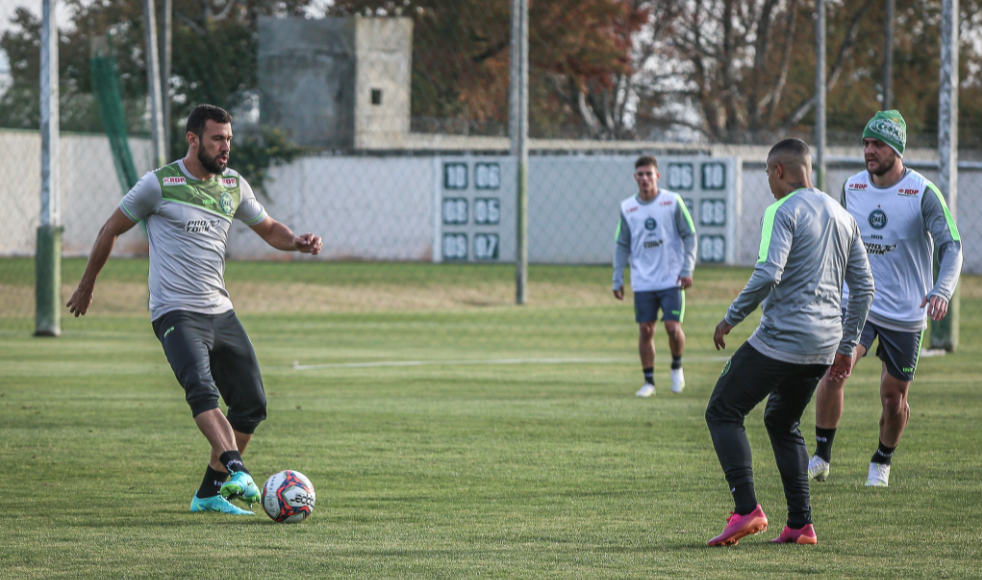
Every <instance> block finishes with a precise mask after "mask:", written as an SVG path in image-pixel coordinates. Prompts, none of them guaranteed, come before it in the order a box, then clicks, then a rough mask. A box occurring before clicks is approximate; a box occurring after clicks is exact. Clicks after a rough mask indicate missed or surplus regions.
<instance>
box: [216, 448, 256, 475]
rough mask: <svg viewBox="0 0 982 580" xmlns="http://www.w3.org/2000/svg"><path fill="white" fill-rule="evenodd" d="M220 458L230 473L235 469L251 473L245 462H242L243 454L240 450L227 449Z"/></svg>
mask: <svg viewBox="0 0 982 580" xmlns="http://www.w3.org/2000/svg"><path fill="white" fill-rule="evenodd" d="M218 460H219V461H220V462H221V463H222V465H224V466H225V469H227V470H228V472H229V473H232V472H233V471H235V472H238V471H244V472H246V473H249V470H248V469H246V467H245V464H243V463H242V455H240V454H239V452H238V451H226V452H225V453H222V455H221V456H220V457H219V458H218Z"/></svg>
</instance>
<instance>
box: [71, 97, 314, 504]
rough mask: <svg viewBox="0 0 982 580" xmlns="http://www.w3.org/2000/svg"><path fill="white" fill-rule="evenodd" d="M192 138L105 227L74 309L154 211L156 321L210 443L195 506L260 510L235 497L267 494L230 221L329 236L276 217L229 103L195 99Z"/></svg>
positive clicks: (269, 230)
mask: <svg viewBox="0 0 982 580" xmlns="http://www.w3.org/2000/svg"><path fill="white" fill-rule="evenodd" d="M187 142H188V153H187V156H186V157H185V158H184V159H181V160H178V161H175V162H174V163H171V164H170V165H167V166H166V167H162V168H160V169H157V170H155V171H151V172H149V173H147V174H146V175H144V176H143V178H142V179H140V181H139V183H137V184H136V186H135V187H133V189H131V190H130V192H129V193H127V194H126V196H125V197H123V201H122V202H121V203H120V204H119V207H117V208H116V210H115V211H114V212H113V214H112V215H111V216H110V217H109V219H108V220H107V221H106V223H105V225H103V226H102V229H101V230H100V231H99V235H98V237H97V238H96V241H95V244H94V245H93V247H92V253H91V254H90V255H89V262H88V265H87V266H86V267H85V273H84V274H83V275H82V280H81V281H80V282H79V285H78V288H77V289H76V290H75V292H74V293H73V294H72V297H71V298H70V299H69V300H68V309H69V310H70V311H71V313H72V314H74V315H75V316H76V317H78V316H81V315H84V314H85V313H86V312H87V311H88V309H89V306H90V305H91V304H92V298H93V291H94V289H95V282H96V278H97V277H98V275H99V272H101V271H102V268H103V266H105V265H106V261H107V260H108V259H109V255H110V254H111V253H112V249H113V246H114V245H115V243H116V238H117V237H119V236H120V235H121V234H123V233H124V232H126V231H128V230H130V229H131V228H132V227H133V226H135V225H136V224H137V223H138V222H139V221H141V220H146V228H147V237H148V238H149V241H150V279H149V283H150V319H151V321H152V324H153V330H154V333H155V334H156V335H157V339H158V340H160V343H161V345H162V346H163V348H164V353H165V354H166V355H167V361H168V362H169V363H170V365H171V368H172V369H173V370H174V374H175V375H176V376H177V380H178V381H179V382H180V384H181V386H182V387H184V391H185V399H186V400H187V402H188V405H190V407H191V414H192V416H193V417H194V421H195V423H196V424H197V426H198V429H200V430H201V433H202V434H204V436H205V438H206V439H207V440H208V443H209V444H210V445H211V458H210V460H209V462H208V468H207V469H206V471H205V476H204V479H203V480H202V483H201V486H200V488H199V489H198V491H197V492H196V493H195V495H194V497H193V498H192V500H191V511H192V512H222V513H227V514H235V515H253V513H252V512H251V511H248V510H244V509H241V508H239V507H238V506H236V505H233V504H232V503H231V502H229V501H228V500H229V499H234V498H241V499H243V500H245V501H247V502H248V503H253V502H257V501H259V498H260V494H259V488H258V487H257V486H256V483H255V481H253V479H252V476H251V475H249V471H248V470H247V469H246V467H245V465H244V464H243V462H242V453H243V452H244V451H245V449H246V446H247V445H248V444H249V441H250V440H251V439H252V435H253V433H254V432H255V430H256V427H258V426H259V423H260V422H262V421H263V420H264V419H265V418H266V394H265V392H264V390H263V382H262V376H261V375H260V372H259V364H258V362H257V360H256V353H255V351H254V350H253V348H252V343H251V342H250V341H249V337H248V336H247V335H246V332H245V329H243V328H242V325H241V324H240V323H239V320H238V318H236V316H235V312H234V311H233V310H232V302H231V300H229V293H228V291H227V290H226V289H225V279H224V273H225V249H226V246H227V244H228V232H229V228H230V227H231V225H232V219H233V218H234V219H238V220H241V221H243V222H245V223H246V224H248V225H249V227H250V228H252V230H253V231H255V232H256V233H257V234H259V236H260V237H261V238H262V239H263V240H265V241H266V243H268V244H269V245H270V246H272V247H274V248H276V249H278V250H284V251H298V252H303V253H306V254H318V253H320V251H321V248H322V244H321V239H320V237H318V236H315V235H314V234H303V235H301V236H296V235H294V234H293V232H292V231H290V228H288V227H287V226H285V225H283V224H281V223H279V222H277V221H276V220H274V219H273V218H271V217H269V215H267V214H266V210H265V209H264V208H263V206H262V205H261V204H260V203H259V201H258V200H257V199H256V196H255V194H254V193H253V191H252V188H251V187H250V186H249V184H248V183H247V182H246V180H245V179H243V178H242V176H241V175H239V174H238V173H236V172H235V171H232V170H231V169H228V167H227V166H226V165H227V163H228V159H229V152H230V147H231V142H232V116H231V115H229V114H228V113H227V112H226V111H225V110H223V109H221V108H219V107H215V106H212V105H200V106H198V107H196V108H195V109H194V111H192V112H191V115H190V116H189V117H188V121H187ZM219 397H221V398H222V400H224V401H225V403H226V405H227V406H228V414H227V416H226V415H224V414H222V411H221V409H220V408H219V406H218V399H219ZM230 474H231V478H230V479H229V481H227V482H226V481H225V480H226V478H229V475H230Z"/></svg>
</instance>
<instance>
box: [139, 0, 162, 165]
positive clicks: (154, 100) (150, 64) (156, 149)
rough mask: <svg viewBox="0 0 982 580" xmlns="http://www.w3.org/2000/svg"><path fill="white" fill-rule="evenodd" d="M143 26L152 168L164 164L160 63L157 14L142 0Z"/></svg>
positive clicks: (147, 0)
mask: <svg viewBox="0 0 982 580" xmlns="http://www.w3.org/2000/svg"><path fill="white" fill-rule="evenodd" d="M143 12H144V14H143V16H144V26H145V28H146V29H147V31H146V32H147V42H146V47H147V53H146V65H147V94H148V95H149V96H150V140H151V143H152V144H153V166H154V168H157V167H163V166H164V164H166V161H165V154H164V140H163V138H164V122H163V118H162V115H161V107H160V61H159V59H158V58H157V50H158V49H157V13H156V8H155V6H154V1H153V0H143Z"/></svg>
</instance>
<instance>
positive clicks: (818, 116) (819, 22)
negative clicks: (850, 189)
mask: <svg viewBox="0 0 982 580" xmlns="http://www.w3.org/2000/svg"><path fill="white" fill-rule="evenodd" d="M815 10H816V12H817V16H818V17H817V18H816V19H815V186H816V187H817V188H818V189H819V190H820V191H825V140H826V139H825V125H826V122H825V106H826V103H825V92H826V91H825V85H826V76H825V16H826V10H825V0H815Z"/></svg>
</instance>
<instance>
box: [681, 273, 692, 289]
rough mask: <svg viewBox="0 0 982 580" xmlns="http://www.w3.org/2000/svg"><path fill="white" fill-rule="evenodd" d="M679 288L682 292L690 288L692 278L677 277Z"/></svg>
mask: <svg viewBox="0 0 982 580" xmlns="http://www.w3.org/2000/svg"><path fill="white" fill-rule="evenodd" d="M679 286H681V287H682V289H683V290H686V289H688V288H691V287H692V276H679Z"/></svg>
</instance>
